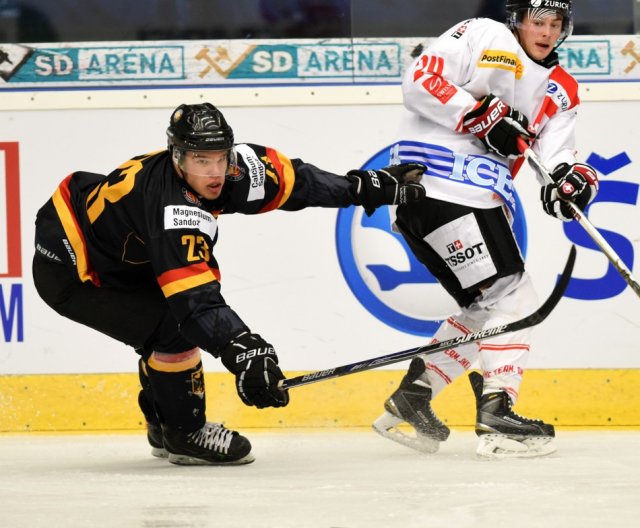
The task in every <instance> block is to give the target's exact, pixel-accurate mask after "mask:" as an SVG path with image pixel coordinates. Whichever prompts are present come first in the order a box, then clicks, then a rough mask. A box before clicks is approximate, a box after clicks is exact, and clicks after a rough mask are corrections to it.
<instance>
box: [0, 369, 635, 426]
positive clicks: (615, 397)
mask: <svg viewBox="0 0 640 528" xmlns="http://www.w3.org/2000/svg"><path fill="white" fill-rule="evenodd" d="M299 374H300V372H290V373H289V375H290V376H295V375H299ZM402 375H403V372H401V371H387V370H384V371H382V370H380V371H376V370H374V371H369V372H363V373H360V374H354V375H352V376H345V377H343V378H336V379H333V380H329V381H325V382H320V383H315V384H311V385H307V386H304V387H300V388H297V389H293V390H291V392H290V394H291V403H290V404H289V406H288V407H286V408H284V409H264V410H258V409H255V408H250V407H246V406H244V405H243V404H242V403H241V402H240V400H239V398H238V397H237V395H236V390H235V383H234V378H233V376H232V375H231V374H227V373H208V374H206V376H205V379H206V386H207V414H208V418H209V419H210V420H212V421H222V422H224V423H226V424H227V425H228V426H229V427H232V428H236V429H240V430H242V429H247V428H331V427H337V428H351V427H367V428H368V427H370V425H371V422H372V421H373V420H374V419H375V418H377V417H378V415H379V414H380V413H381V411H382V403H383V402H384V400H385V398H387V397H388V396H389V394H390V393H391V392H393V390H395V388H396V387H397V385H398V382H399V381H400V379H401V378H402ZM639 387H640V369H613V370H611V369H583V370H530V371H527V373H526V374H525V378H524V382H523V385H522V390H521V397H520V400H519V401H518V404H517V405H516V411H518V412H519V413H520V414H522V415H525V416H531V417H535V418H542V419H544V420H545V421H548V422H549V423H552V424H554V425H556V426H559V427H582V428H598V427H616V428H633V429H640V391H639V390H638V388H639ZM139 390H140V389H139V384H138V375H137V374H133V373H128V374H52V375H11V376H0V432H11V433H14V432H27V431H41V432H56V431H57V432H78V431H80V432H82V431H86V432H105V431H114V430H118V431H127V430H140V429H142V428H143V427H144V423H143V419H142V415H141V413H140V411H139V410H138V404H137V400H138V391H139ZM474 405H475V404H474V401H473V396H472V393H471V389H470V386H469V384H468V382H467V381H466V380H464V379H460V380H456V382H455V383H453V384H452V385H451V386H449V387H447V388H446V389H445V392H443V393H442V394H441V395H439V397H438V398H436V399H435V400H434V403H433V407H434V409H435V410H436V412H437V414H438V416H439V417H440V418H441V419H442V420H443V421H445V422H446V423H447V424H448V425H449V426H451V427H453V428H468V427H472V426H473V423H474V420H475V412H474Z"/></svg>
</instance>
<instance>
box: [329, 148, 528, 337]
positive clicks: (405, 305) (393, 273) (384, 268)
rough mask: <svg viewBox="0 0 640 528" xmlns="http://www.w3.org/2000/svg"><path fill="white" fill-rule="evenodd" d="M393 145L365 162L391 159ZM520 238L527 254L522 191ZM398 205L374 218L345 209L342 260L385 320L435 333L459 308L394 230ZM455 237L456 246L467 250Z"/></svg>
mask: <svg viewBox="0 0 640 528" xmlns="http://www.w3.org/2000/svg"><path fill="white" fill-rule="evenodd" d="M389 149H390V147H387V148H385V149H383V150H381V151H380V152H378V153H377V154H376V155H375V156H373V157H372V158H371V159H370V160H369V161H367V162H366V163H365V164H364V165H363V167H362V168H363V169H367V170H368V169H379V168H382V167H384V166H385V165H388V163H389ZM516 203H517V213H516V217H515V222H514V230H515V233H516V238H517V240H518V243H519V245H520V248H521V249H522V252H523V255H524V254H525V253H526V244H527V240H526V224H525V219H524V216H522V206H521V204H520V201H519V199H518V197H517V195H516ZM394 209H395V208H393V207H380V208H378V209H377V210H376V212H375V213H374V214H373V215H372V216H370V217H368V216H366V215H365V214H364V211H363V209H362V208H361V207H349V208H347V209H340V211H339V212H338V220H337V225H336V246H337V251H338V261H339V263H340V268H341V270H342V273H343V275H344V278H345V280H346V282H347V284H348V285H349V288H350V289H351V291H352V292H353V294H354V295H355V297H356V298H357V299H358V301H359V302H360V304H362V306H363V307H364V308H365V309H366V310H367V311H368V312H369V313H370V314H371V315H373V316H374V317H376V318H377V319H378V320H379V321H381V322H383V323H384V324H387V325H388V326H391V327H392V328H395V329H396V330H399V331H401V332H405V333H408V334H412V335H419V336H425V337H430V336H432V335H433V334H434V333H435V331H436V330H437V328H438V326H440V323H441V322H442V320H443V319H445V318H446V317H448V316H449V315H450V314H452V313H454V312H456V311H457V309H458V308H457V305H456V303H455V301H453V299H452V298H451V297H450V296H449V294H448V293H447V292H446V291H445V290H444V288H443V287H442V286H440V284H439V283H438V281H437V280H436V279H435V277H434V276H433V275H432V274H431V273H429V271H428V270H427V269H426V268H425V267H424V266H423V265H422V264H421V263H420V262H419V261H418V260H417V259H416V258H415V256H414V255H413V253H412V252H411V250H410V249H409V247H408V246H407V244H406V242H405V241H404V239H403V238H402V236H401V235H400V234H398V233H396V232H394V231H393V229H392V224H393V221H394V219H395V210H394ZM456 242H457V241H452V250H453V251H454V252H455V251H458V250H459V249H462V248H461V247H457V246H456Z"/></svg>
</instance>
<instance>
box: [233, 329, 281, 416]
mask: <svg viewBox="0 0 640 528" xmlns="http://www.w3.org/2000/svg"><path fill="white" fill-rule="evenodd" d="M220 359H221V360H222V364H223V365H224V366H225V367H226V368H227V370H229V372H231V373H232V374H235V376H236V389H237V391H238V396H240V399H241V400H242V402H243V403H244V404H245V405H249V406H252V405H255V406H256V407H257V408H258V409H264V408H265V407H284V406H286V405H287V404H288V403H289V392H288V391H282V390H280V389H279V388H278V382H279V381H280V380H282V379H284V375H283V374H282V371H281V370H280V368H279V367H278V356H277V355H276V351H275V350H274V349H273V346H272V345H271V344H269V343H267V342H266V341H265V340H264V339H262V337H260V336H259V335H258V334H251V333H249V332H243V333H241V334H240V335H238V336H236V337H234V338H233V339H232V340H231V341H229V343H228V344H227V346H226V347H225V348H224V349H223V350H222V351H221V352H220Z"/></svg>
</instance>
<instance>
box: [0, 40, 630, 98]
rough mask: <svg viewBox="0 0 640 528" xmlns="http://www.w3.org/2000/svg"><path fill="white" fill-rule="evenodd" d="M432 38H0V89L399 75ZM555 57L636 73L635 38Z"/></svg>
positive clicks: (570, 48)
mask: <svg viewBox="0 0 640 528" xmlns="http://www.w3.org/2000/svg"><path fill="white" fill-rule="evenodd" d="M431 40H433V39H432V38H420V37H416V38H398V39H355V40H351V39H324V40H310V39H301V40H286V41H283V40H259V39H257V40H213V41H205V40H203V41H188V42H175V41H145V42H137V43H131V42H112V43H105V42H100V43H95V42H76V43H66V44H60V43H56V44H46V43H45V44H29V45H22V44H0V90H2V89H5V90H24V89H30V90H32V89H38V90H53V89H64V88H75V89H77V88H82V89H90V88H98V87H102V88H104V87H128V86H145V87H149V86H153V87H183V88H184V87H232V86H263V85H292V86H296V85H300V86H304V85H336V84H337V85H353V84H360V83H367V84H388V83H398V82H400V78H401V74H402V71H403V69H404V67H405V66H406V65H407V64H408V63H409V62H411V60H412V58H411V52H412V51H413V50H414V48H415V47H416V45H418V44H423V45H426V44H428V43H429V42H430V41H431ZM559 53H560V63H561V64H562V66H563V67H565V68H566V69H567V70H568V71H569V72H570V73H572V74H573V75H575V76H576V77H578V78H579V79H580V80H583V81H590V82H599V81H603V80H606V81H609V82H611V81H615V82H628V81H638V80H640V37H638V36H630V35H611V36H595V37H586V36H573V37H570V38H569V39H567V41H566V42H565V43H564V44H563V45H562V47H561V48H560V50H559Z"/></svg>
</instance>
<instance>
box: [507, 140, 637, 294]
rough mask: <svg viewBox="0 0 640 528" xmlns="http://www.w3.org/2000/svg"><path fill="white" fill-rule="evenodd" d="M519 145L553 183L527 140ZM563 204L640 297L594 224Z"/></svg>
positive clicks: (633, 281) (570, 205)
mask: <svg viewBox="0 0 640 528" xmlns="http://www.w3.org/2000/svg"><path fill="white" fill-rule="evenodd" d="M519 145H520V150H521V152H522V154H523V155H524V157H525V158H526V159H527V160H528V161H529V164H530V165H531V167H533V169H534V170H535V171H537V172H538V173H539V174H540V175H541V176H542V177H543V178H544V179H545V181H546V182H547V183H550V184H552V183H554V181H553V178H551V173H550V172H549V171H548V170H547V168H546V167H545V166H544V165H543V163H542V161H541V160H540V158H539V157H538V155H537V154H536V153H535V152H534V151H533V150H532V149H531V148H530V147H529V145H528V144H527V142H526V141H524V140H522V139H520V141H519ZM565 204H566V206H567V207H568V208H569V210H570V211H571V214H572V215H573V218H574V219H576V220H577V221H578V223H579V224H580V225H581V226H582V227H583V228H584V230H585V231H586V232H587V234H588V235H589V236H590V237H591V239H592V240H593V241H594V242H595V243H596V244H597V246H598V247H599V248H600V250H601V251H602V252H603V253H604V254H605V255H606V257H607V258H608V259H609V262H611V264H612V265H613V267H614V268H615V269H616V270H617V271H618V273H619V274H620V276H621V277H622V278H623V279H624V280H625V282H626V283H627V284H628V285H629V286H631V289H632V290H633V291H634V292H635V293H636V295H638V297H640V283H638V281H637V280H636V279H635V277H634V276H633V275H632V274H631V270H630V269H629V268H627V266H625V264H624V262H623V261H622V259H621V258H620V257H619V256H618V254H617V253H616V252H615V251H614V249H613V248H612V247H611V246H610V245H609V243H608V242H607V241H606V240H605V238H604V237H603V236H602V235H601V234H600V232H599V231H598V230H597V229H596V228H595V226H594V225H593V224H592V223H591V222H590V221H589V219H588V218H587V217H586V215H585V214H584V213H583V212H582V211H581V210H580V208H579V207H578V206H577V205H576V204H575V203H573V202H571V201H566V202H565Z"/></svg>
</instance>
